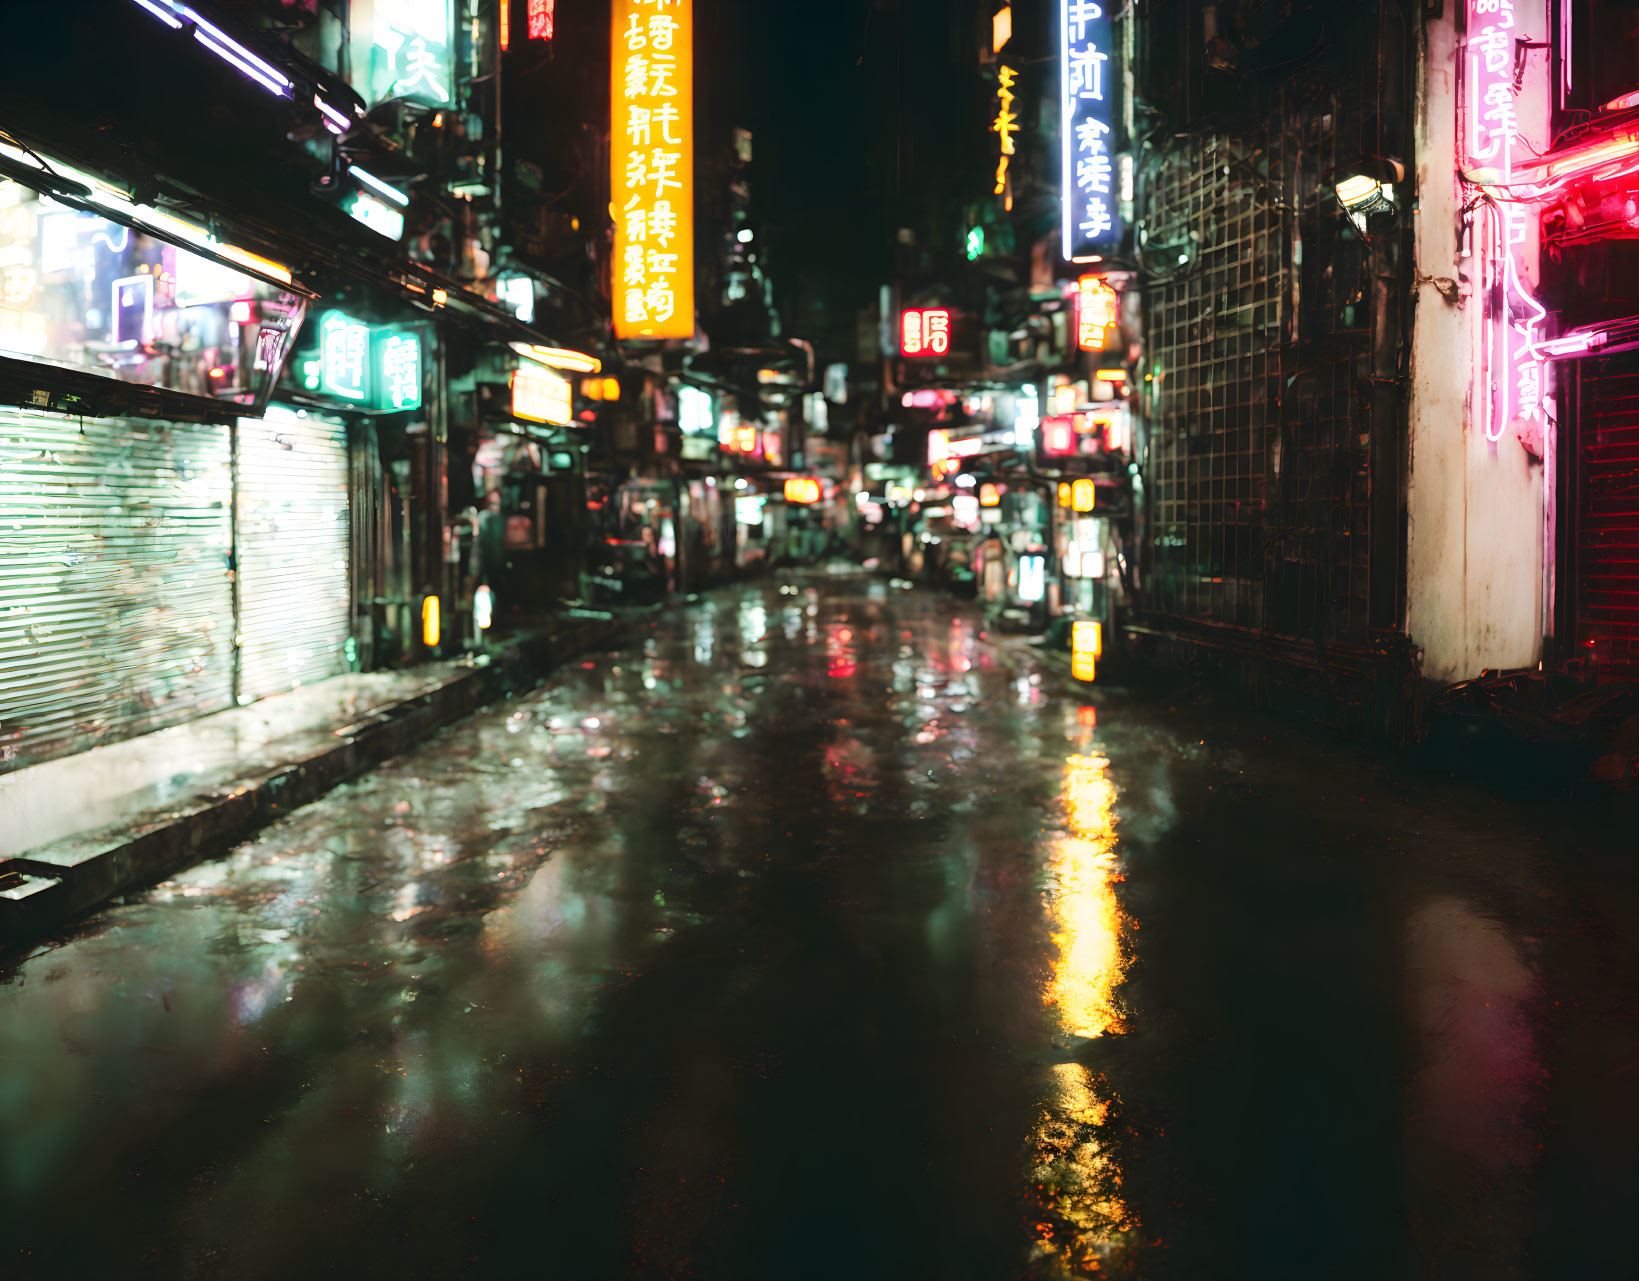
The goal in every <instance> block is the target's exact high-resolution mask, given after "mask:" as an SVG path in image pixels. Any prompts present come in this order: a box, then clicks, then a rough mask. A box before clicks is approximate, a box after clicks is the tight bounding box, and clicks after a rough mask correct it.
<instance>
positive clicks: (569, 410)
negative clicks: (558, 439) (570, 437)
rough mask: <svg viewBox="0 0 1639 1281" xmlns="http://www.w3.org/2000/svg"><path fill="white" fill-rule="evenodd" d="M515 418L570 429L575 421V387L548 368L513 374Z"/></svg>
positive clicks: (524, 370)
mask: <svg viewBox="0 0 1639 1281" xmlns="http://www.w3.org/2000/svg"><path fill="white" fill-rule="evenodd" d="M512 416H513V417H514V418H521V419H523V420H524V421H525V422H531V423H551V424H553V425H554V426H557V427H567V426H568V425H569V424H570V423H571V422H573V421H574V418H575V395H574V388H573V387H572V386H571V385H570V382H569V380H568V379H567V378H561V377H559V376H558V375H557V374H555V373H553V372H552V371H551V370H549V369H538V368H533V367H531V368H525V369H520V370H518V371H517V372H516V373H514V374H513V375H512Z"/></svg>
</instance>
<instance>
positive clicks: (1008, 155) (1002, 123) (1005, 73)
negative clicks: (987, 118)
mask: <svg viewBox="0 0 1639 1281" xmlns="http://www.w3.org/2000/svg"><path fill="white" fill-rule="evenodd" d="M996 80H997V86H998V87H997V89H996V100H997V102H998V104H999V109H998V110H997V113H996V123H995V124H993V125H991V126H990V132H991V133H994V134H1000V135H1001V139H1002V160H1001V164H1000V165H999V166H997V169H996V194H997V195H998V196H999V195H1002V194H1003V193H1004V192H1005V191H1006V190H1007V169H1008V166H1009V165H1010V164H1011V163H1012V158H1013V156H1014V155H1016V154H1017V153H1018V144H1016V143H1015V142H1014V141H1013V135H1014V134H1016V133H1018V131H1019V117H1018V116H1017V115H1016V114H1014V111H1013V100H1014V98H1015V97H1016V96H1017V95H1015V94H1014V92H1013V86H1014V85H1016V84H1017V83H1018V82H1019V73H1018V72H1017V71H1015V70H1013V68H1012V67H1003V68H1002V69H1001V70H1000V71H998V72H997V73H996Z"/></svg>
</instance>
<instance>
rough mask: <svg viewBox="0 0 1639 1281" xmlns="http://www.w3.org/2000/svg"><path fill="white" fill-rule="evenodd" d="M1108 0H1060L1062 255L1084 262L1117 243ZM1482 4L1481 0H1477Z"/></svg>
mask: <svg viewBox="0 0 1639 1281" xmlns="http://www.w3.org/2000/svg"><path fill="white" fill-rule="evenodd" d="M1112 2H1113V0H1105V3H1102V4H1095V3H1093V0H1059V6H1060V15H1061V18H1062V21H1061V23H1060V26H1059V80H1060V92H1061V93H1062V95H1063V98H1064V103H1063V118H1062V122H1061V128H1062V135H1063V136H1062V137H1061V138H1060V139H1059V149H1060V153H1061V158H1062V161H1063V174H1062V181H1063V187H1062V197H1063V206H1064V212H1063V219H1064V257H1065V259H1066V260H1067V261H1069V262H1085V261H1088V260H1090V259H1094V258H1099V257H1102V256H1103V255H1104V254H1105V253H1107V252H1109V251H1110V250H1112V249H1114V248H1116V247H1117V246H1118V245H1119V244H1120V243H1121V214H1120V206H1118V205H1117V204H1116V191H1115V164H1114V155H1113V153H1114V144H1115V134H1114V129H1115V123H1114V122H1115V107H1116V86H1117V85H1119V84H1120V83H1121V81H1120V71H1121V68H1120V64H1119V62H1118V61H1116V60H1114V59H1113V57H1112V54H1113V51H1114V38H1115V37H1114V25H1113V24H1112V23H1111V21H1110V17H1109V14H1108V13H1107V11H1106V10H1107V6H1108V4H1109V3H1112ZM1475 2H1476V3H1483V2H1484V0H1475Z"/></svg>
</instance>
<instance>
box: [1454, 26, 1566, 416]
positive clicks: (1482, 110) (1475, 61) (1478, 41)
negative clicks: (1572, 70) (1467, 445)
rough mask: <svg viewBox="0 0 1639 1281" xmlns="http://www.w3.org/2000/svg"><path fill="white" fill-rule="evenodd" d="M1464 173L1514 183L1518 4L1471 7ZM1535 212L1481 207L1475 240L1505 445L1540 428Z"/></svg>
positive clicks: (1489, 412) (1490, 378) (1492, 394)
mask: <svg viewBox="0 0 1639 1281" xmlns="http://www.w3.org/2000/svg"><path fill="white" fill-rule="evenodd" d="M1467 16H1468V66H1467V69H1466V71H1467V78H1468V85H1467V95H1466V96H1467V102H1466V104H1465V106H1466V115H1467V120H1466V123H1465V127H1464V129H1463V134H1464V139H1463V149H1464V151H1466V152H1467V164H1466V166H1465V168H1466V169H1467V170H1468V171H1469V172H1470V173H1474V174H1476V175H1477V174H1478V172H1479V171H1482V170H1483V171H1486V176H1487V179H1488V182H1489V181H1495V182H1496V183H1497V184H1498V185H1500V186H1501V187H1502V188H1503V189H1504V190H1506V189H1507V188H1508V185H1509V184H1510V183H1511V182H1512V181H1513V177H1514V144H1515V143H1517V142H1518V141H1519V138H1520V127H1519V114H1518V93H1519V91H1518V90H1517V89H1516V88H1515V82H1516V77H1518V78H1519V79H1523V72H1522V71H1519V70H1517V69H1516V65H1515V64H1516V52H1515V51H1516V45H1515V41H1516V39H1522V38H1523V37H1522V36H1520V35H1519V34H1518V33H1517V32H1516V31H1515V21H1514V19H1515V13H1514V0H1468V15H1467ZM1532 221H1533V213H1532V210H1531V206H1529V205H1526V204H1522V203H1519V202H1516V201H1507V200H1505V201H1501V202H1498V201H1490V202H1487V203H1485V204H1482V205H1480V207H1479V216H1478V217H1477V218H1476V220H1475V240H1476V243H1477V245H1478V248H1479V252H1480V260H1481V262H1480V265H1481V269H1482V271H1483V272H1484V285H1485V288H1484V293H1485V298H1486V310H1485V319H1484V323H1483V324H1482V325H1481V326H1480V330H1481V350H1480V353H1479V362H1478V363H1479V371H1478V372H1479V377H1480V380H1481V382H1482V383H1483V384H1484V385H1485V387H1486V396H1485V398H1484V405H1483V409H1482V413H1481V424H1480V425H1481V427H1482V428H1483V429H1484V431H1485V438H1486V439H1487V440H1490V441H1497V440H1501V439H1502V437H1503V434H1504V433H1505V432H1506V431H1508V430H1509V427H1510V424H1518V425H1519V426H1522V427H1526V426H1530V425H1533V424H1535V423H1536V422H1537V421H1538V419H1539V417H1540V415H1541V412H1542V390H1543V389H1542V364H1543V361H1542V356H1541V353H1539V352H1538V350H1537V344H1538V343H1539V342H1540V341H1541V340H1542V332H1541V330H1542V322H1543V320H1544V319H1545V318H1546V316H1547V311H1546V309H1545V308H1543V306H1542V305H1541V304H1540V303H1539V302H1537V301H1536V299H1535V298H1533V297H1532V296H1531V294H1530V292H1529V290H1528V289H1527V288H1526V286H1525V284H1524V283H1523V282H1522V281H1521V279H1520V266H1521V264H1522V263H1523V262H1525V261H1527V258H1528V255H1533V254H1534V251H1535V246H1534V244H1533V242H1534V240H1535V239H1536V237H1535V235H1534V231H1535V228H1534V227H1533V225H1532Z"/></svg>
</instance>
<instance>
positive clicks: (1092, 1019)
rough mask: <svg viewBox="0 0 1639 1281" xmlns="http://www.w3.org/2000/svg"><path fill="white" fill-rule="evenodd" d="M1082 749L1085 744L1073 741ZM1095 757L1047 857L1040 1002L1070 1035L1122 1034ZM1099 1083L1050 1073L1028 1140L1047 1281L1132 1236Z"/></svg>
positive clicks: (1102, 764) (1068, 774) (1111, 813)
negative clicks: (1049, 961)
mask: <svg viewBox="0 0 1639 1281" xmlns="http://www.w3.org/2000/svg"><path fill="white" fill-rule="evenodd" d="M1083 742H1085V739H1084V740H1083ZM1108 766H1109V762H1108V761H1107V760H1106V759H1105V758H1104V757H1102V756H1093V755H1086V754H1083V755H1076V756H1071V757H1070V758H1069V759H1068V760H1067V761H1066V762H1065V767H1064V810H1065V825H1066V830H1065V832H1064V833H1063V834H1062V835H1060V836H1058V837H1056V838H1055V839H1054V842H1053V846H1052V853H1051V855H1050V863H1049V871H1050V886H1049V894H1048V900H1047V901H1048V918H1049V927H1050V929H1051V932H1052V938H1053V943H1054V944H1055V946H1056V949H1057V957H1056V959H1055V961H1054V963H1053V971H1052V977H1051V979H1050V980H1049V982H1048V985H1047V989H1046V993H1045V999H1046V1004H1047V1007H1048V1011H1049V1013H1050V1014H1051V1015H1053V1016H1055V1017H1056V1019H1057V1021H1058V1023H1059V1025H1060V1027H1061V1029H1062V1030H1063V1031H1064V1032H1065V1033H1068V1034H1070V1035H1074V1036H1083V1037H1097V1036H1102V1035H1104V1034H1105V1033H1107V1032H1120V1031H1122V1030H1123V1026H1122V1020H1121V1016H1120V1014H1119V1013H1118V1012H1117V1010H1116V1005H1115V989H1116V986H1117V985H1118V984H1119V983H1120V982H1121V979H1122V975H1123V974H1124V972H1125V969H1126V960H1125V957H1124V955H1123V952H1122V930H1123V917H1122V914H1121V905H1120V903H1119V901H1118V900H1117V898H1116V892H1115V887H1116V885H1117V884H1118V883H1119V882H1120V880H1121V875H1120V872H1119V870H1118V869H1117V867H1116V862H1115V799H1116V798H1115V788H1114V786H1113V785H1112V784H1111V782H1110V780H1109V779H1108V778H1107V777H1106V774H1105V771H1106V769H1107V768H1108ZM1101 1093H1102V1094H1106V1095H1107V1093H1108V1091H1107V1087H1106V1086H1105V1085H1104V1083H1103V1080H1102V1078H1101V1077H1099V1076H1098V1075H1096V1074H1095V1073H1094V1072H1092V1071H1091V1070H1090V1069H1089V1068H1087V1067H1085V1066H1083V1065H1082V1064H1080V1063H1059V1064H1055V1065H1054V1066H1053V1068H1052V1081H1051V1086H1050V1090H1049V1094H1048V1096H1047V1097H1046V1098H1045V1099H1044V1100H1043V1104H1044V1105H1043V1108H1042V1114H1041V1118H1040V1120H1039V1122H1038V1123H1037V1127H1036V1132H1035V1134H1034V1135H1033V1136H1032V1138H1033V1142H1034V1148H1035V1169H1034V1179H1035V1183H1036V1189H1037V1196H1038V1198H1039V1205H1040V1208H1041V1211H1042V1218H1041V1220H1040V1222H1038V1223H1037V1225H1036V1262H1037V1264H1038V1265H1041V1266H1045V1267H1048V1268H1050V1269H1052V1272H1051V1275H1055V1276H1058V1275H1077V1276H1084V1275H1092V1274H1096V1273H1098V1272H1099V1271H1100V1269H1101V1264H1102V1263H1103V1262H1104V1261H1106V1260H1108V1259H1109V1257H1110V1255H1111V1254H1112V1252H1113V1251H1115V1250H1116V1249H1117V1248H1118V1247H1119V1246H1120V1245H1121V1243H1122V1239H1123V1237H1124V1236H1125V1234H1127V1233H1130V1232H1132V1231H1133V1230H1134V1229H1135V1228H1136V1226H1137V1225H1136V1223H1135V1222H1134V1221H1133V1219H1132V1215H1131V1213H1130V1212H1129V1211H1128V1209H1127V1207H1126V1205H1125V1204H1124V1203H1123V1201H1122V1199H1121V1171H1120V1169H1119V1168H1118V1167H1117V1165H1116V1164H1115V1162H1114V1161H1113V1160H1112V1159H1111V1157H1110V1155H1109V1153H1108V1151H1107V1143H1106V1138H1105V1135H1104V1134H1103V1132H1102V1131H1103V1127H1104V1126H1105V1124H1106V1121H1107V1119H1108V1116H1109V1101H1108V1099H1107V1097H1101Z"/></svg>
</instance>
